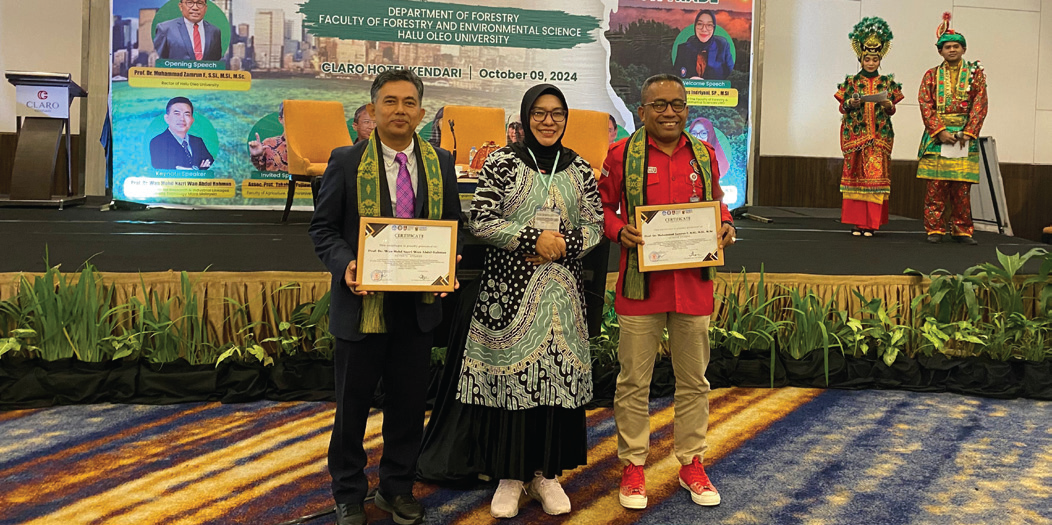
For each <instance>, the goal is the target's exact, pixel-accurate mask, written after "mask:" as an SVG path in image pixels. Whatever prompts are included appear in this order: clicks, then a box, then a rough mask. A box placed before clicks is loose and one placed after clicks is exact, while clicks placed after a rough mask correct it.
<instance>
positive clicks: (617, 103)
mask: <svg viewBox="0 0 1052 525" xmlns="http://www.w3.org/2000/svg"><path fill="white" fill-rule="evenodd" d="M112 5H113V61H112V64H111V66H112V75H111V120H112V126H113V137H114V140H113V180H112V184H113V186H112V187H113V195H114V198H115V199H118V200H126V201H133V202H142V203H150V204H158V205H164V204H170V205H192V206H213V207H253V206H264V207H279V206H281V205H283V204H284V200H285V196H286V191H287V178H288V174H287V173H286V171H285V169H286V168H287V155H286V146H285V136H284V132H285V130H284V122H283V114H282V101H284V100H287V99H295V100H325V101H338V102H340V103H342V104H343V107H344V119H345V120H346V121H347V128H348V131H349V132H350V135H351V137H352V139H355V138H357V135H358V130H357V129H356V128H357V127H358V126H355V122H354V119H355V115H356V113H358V111H357V110H358V109H359V108H361V107H362V106H363V105H365V104H367V103H368V102H369V86H370V84H371V82H372V80H373V79H374V78H375V77H376V75H377V74H379V73H380V72H382V71H384V70H386V69H390V68H409V69H412V70H413V71H414V72H416V73H417V74H418V75H420V76H421V78H422V79H423V81H424V85H425V88H424V98H423V107H424V109H425V110H426V114H425V117H424V121H423V124H422V125H421V127H420V129H419V130H418V131H419V132H420V134H421V136H422V137H423V138H424V139H425V140H426V139H429V138H431V134H432V128H433V127H435V126H434V124H435V116H436V114H437V112H438V111H439V110H440V109H441V108H442V107H444V106H446V105H471V106H490V107H499V108H503V109H504V112H505V116H506V120H507V122H506V124H509V123H511V122H512V121H517V120H518V111H519V108H518V106H519V101H520V100H521V97H522V93H523V92H524V91H525V90H526V89H527V88H528V87H529V86H532V85H534V84H538V83H541V82H549V83H552V84H555V85H557V86H559V88H560V89H562V90H563V92H564V93H565V94H566V97H567V100H568V103H569V105H570V107H572V108H579V109H590V110H595V111H601V112H605V113H609V114H610V115H611V116H612V117H613V118H614V120H615V121H616V131H615V133H616V137H617V138H618V139H620V138H624V137H626V136H628V134H629V133H630V132H632V131H634V130H635V129H636V127H637V126H639V125H640V122H639V120H638V117H637V116H636V109H637V108H638V106H639V102H640V101H639V86H640V84H641V83H642V81H643V80H644V79H645V78H646V77H648V76H650V75H652V74H656V73H673V74H676V75H677V76H680V77H681V78H683V79H684V82H685V83H686V84H687V88H688V103H689V105H690V107H689V109H688V111H689V117H688V119H687V123H688V128H687V131H688V132H690V133H691V134H693V135H694V136H696V137H699V138H701V139H703V140H706V141H708V142H710V143H711V144H712V145H713V146H714V147H715V148H716V151H717V160H718V162H719V166H720V171H721V173H722V179H721V184H722V185H723V187H724V190H725V193H726V198H725V202H727V204H728V205H730V206H731V207H735V206H739V205H741V204H742V203H743V202H744V200H745V190H746V188H745V181H746V178H747V177H746V174H745V170H746V165H747V160H748V153H749V147H748V142H749V114H748V109H749V96H750V92H751V89H750V88H751V86H750V70H751V64H750V60H751V58H750V48H751V33H752V1H751V0H708V1H703V0H669V1H663V2H654V1H645V0H620V1H618V0H582V1H579V2H565V1H561V0H531V1H526V0H510V1H504V2H494V1H481V0H461V1H443V2H420V1H416V0H353V1H346V0H183V1H182V2H180V1H179V0H113V2H112ZM363 114H364V118H363V122H361V123H360V124H363V125H366V124H368V122H369V121H370V120H371V119H369V118H368V114H367V113H365V112H361V113H360V114H359V118H362V117H363ZM363 127H364V126H363ZM366 129H367V128H366ZM511 136H512V137H513V138H514V133H512V134H511ZM315 161H316V162H317V160H315ZM310 198H311V195H310V190H309V187H308V186H307V185H306V184H305V183H301V186H300V187H299V188H298V189H297V192H296V203H297V204H299V205H309V204H310Z"/></svg>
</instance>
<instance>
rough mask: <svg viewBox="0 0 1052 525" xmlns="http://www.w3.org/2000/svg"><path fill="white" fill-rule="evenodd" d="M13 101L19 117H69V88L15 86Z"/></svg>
mask: <svg viewBox="0 0 1052 525" xmlns="http://www.w3.org/2000/svg"><path fill="white" fill-rule="evenodd" d="M15 101H16V103H17V105H16V106H15V108H16V109H15V112H16V114H17V115H18V116H20V117H44V118H69V88H65V87H57V86H56V87H52V86H31V85H20V86H15Z"/></svg>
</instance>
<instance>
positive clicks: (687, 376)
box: [599, 75, 735, 509]
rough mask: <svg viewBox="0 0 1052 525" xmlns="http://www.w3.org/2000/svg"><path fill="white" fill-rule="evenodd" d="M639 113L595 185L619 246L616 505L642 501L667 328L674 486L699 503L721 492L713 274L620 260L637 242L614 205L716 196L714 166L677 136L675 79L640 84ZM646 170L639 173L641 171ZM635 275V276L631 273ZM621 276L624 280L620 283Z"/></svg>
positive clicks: (680, 98) (680, 123) (680, 99)
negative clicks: (713, 464) (710, 445)
mask: <svg viewBox="0 0 1052 525" xmlns="http://www.w3.org/2000/svg"><path fill="white" fill-rule="evenodd" d="M640 98H641V99H642V104H641V105H640V107H639V117H640V118H641V119H642V121H643V129H641V130H637V131H636V132H635V133H634V134H633V135H632V136H631V137H629V138H627V139H624V140H621V141H619V142H617V143H615V144H613V145H611V147H610V152H609V154H608V155H607V157H606V162H605V163H604V164H603V175H602V178H601V179H600V181H599V192H600V194H601V195H602V199H603V214H604V219H605V223H606V225H605V229H606V236H607V237H609V238H610V239H611V240H612V241H615V242H619V243H621V264H620V271H619V272H618V278H617V298H616V300H615V302H614V309H615V310H616V311H617V317H618V321H619V323H620V325H621V339H620V343H619V346H618V361H619V362H620V363H621V373H620V374H619V375H618V376H617V392H616V394H615V395H614V419H615V420H616V421H617V455H618V457H619V458H620V459H621V462H622V464H623V465H624V471H623V473H622V477H621V494H620V501H621V505H623V506H624V507H626V508H630V509H642V508H645V507H646V505H647V496H646V486H645V480H644V475H643V464H644V463H645V462H646V458H647V453H648V452H649V449H650V414H649V411H648V396H649V393H650V380H651V377H652V376H653V373H654V360H655V359H656V357H657V351H658V347H659V346H660V343H661V337H662V334H663V332H664V330H665V328H666V327H667V328H668V334H669V350H670V352H671V354H672V367H673V370H674V372H675V375H676V398H675V403H676V419H675V431H674V433H675V454H676V459H678V460H679V462H680V465H682V468H681V469H680V471H679V482H680V485H681V486H683V487H684V488H686V489H687V490H688V491H690V495H691V499H692V500H693V501H694V503H697V504H699V505H718V504H719V503H720V495H719V492H718V491H717V490H716V487H715V486H713V484H712V482H711V481H709V478H708V476H707V475H706V474H705V468H704V467H703V466H702V461H703V459H704V457H705V450H706V444H705V434H706V432H707V431H708V421H709V398H708V392H709V382H708V381H707V380H706V379H705V368H706V367H707V366H708V364H709V336H708V332H709V316H710V315H711V314H712V310H713V292H712V290H713V288H712V280H711V274H710V273H709V272H707V271H706V270H705V269H698V268H692V269H681V270H667V271H657V272H648V273H647V274H646V278H642V277H641V276H639V274H638V269H637V268H636V267H635V265H634V264H628V263H629V262H630V261H629V258H628V252H629V251H631V252H632V255H635V248H636V247H637V246H638V245H641V244H643V243H644V242H645V241H644V239H643V238H642V236H641V235H640V231H639V229H638V228H637V227H636V226H634V225H633V224H632V222H634V219H632V218H631V217H630V216H631V214H630V213H625V216H626V217H628V220H627V221H626V219H625V218H622V217H621V216H619V215H618V213H617V212H618V210H619V209H620V210H630V209H632V208H633V207H634V206H635V205H642V204H647V205H654V204H685V203H689V202H698V201H699V200H715V201H720V200H721V199H722V197H723V190H721V189H720V185H719V177H720V174H719V164H718V163H717V162H716V153H715V150H714V149H713V147H712V146H710V145H709V144H707V143H704V142H701V141H698V140H697V139H693V140H692V137H690V136H689V135H687V134H686V133H684V127H685V124H686V118H687V107H686V106H687V102H686V98H687V94H686V90H685V89H684V87H683V81H682V80H680V79H679V78H677V77H675V76H672V75H655V76H653V77H650V78H648V79H647V80H646V81H645V82H644V83H643V87H642V89H641V93H640ZM643 171H645V173H642V172H643ZM720 206H721V209H722V219H723V225H722V226H721V228H720V232H719V236H720V245H721V246H724V247H725V246H728V245H731V244H734V241H735V237H734V226H733V225H732V222H731V215H730V211H729V210H728V209H727V206H726V205H725V204H722V203H721V205H720ZM633 273H635V275H633ZM626 277H627V283H628V284H627V285H626Z"/></svg>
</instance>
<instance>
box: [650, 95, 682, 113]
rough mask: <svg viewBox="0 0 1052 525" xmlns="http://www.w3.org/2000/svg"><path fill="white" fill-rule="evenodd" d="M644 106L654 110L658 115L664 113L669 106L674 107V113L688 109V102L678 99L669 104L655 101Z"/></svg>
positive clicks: (665, 101)
mask: <svg viewBox="0 0 1052 525" xmlns="http://www.w3.org/2000/svg"><path fill="white" fill-rule="evenodd" d="M643 105H644V106H650V107H652V108H654V111H657V112H658V113H664V112H665V110H666V109H668V107H669V106H672V111H675V112H676V113H679V112H681V111H683V110H684V109H687V101H686V100H681V99H678V98H677V99H676V100H673V101H672V102H669V101H667V100H655V101H653V102H647V103H646V104H643Z"/></svg>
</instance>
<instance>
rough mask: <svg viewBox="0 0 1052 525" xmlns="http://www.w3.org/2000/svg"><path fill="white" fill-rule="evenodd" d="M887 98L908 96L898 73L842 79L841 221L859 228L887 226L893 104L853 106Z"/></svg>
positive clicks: (894, 99)
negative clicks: (877, 97) (854, 100)
mask: <svg viewBox="0 0 1052 525" xmlns="http://www.w3.org/2000/svg"><path fill="white" fill-rule="evenodd" d="M881 91H885V92H887V94H888V99H889V100H891V101H892V103H893V104H898V103H899V102H900V101H901V100H902V99H903V98H904V97H903V95H902V84H899V83H898V82H895V76H894V75H880V74H878V73H876V72H874V73H872V74H870V73H867V72H866V71H861V72H859V73H858V74H856V75H854V76H849V77H847V78H845V79H844V82H843V83H842V84H840V85H839V86H837V92H836V95H834V97H835V98H836V99H837V101H839V102H840V113H841V114H843V117H842V118H841V121H840V149H841V151H842V152H843V153H844V171H843V174H842V175H841V178H840V192H841V193H842V194H843V198H844V200H843V208H842V210H841V221H842V222H844V223H846V224H854V225H856V226H858V227H859V228H863V229H867V230H876V229H878V228H880V226H881V225H883V224H885V223H887V222H888V199H889V198H890V196H891V177H890V162H891V148H892V146H893V145H894V143H895V132H894V130H893V129H892V126H891V115H894V114H895V106H894V105H893V106H892V107H891V109H889V110H884V108H883V107H881V106H880V105H879V104H875V103H872V102H864V103H862V104H861V105H860V106H859V107H857V108H852V107H850V106H849V105H848V102H849V101H850V100H851V99H852V98H855V97H861V96H864V95H875V94H877V93H879V92H881Z"/></svg>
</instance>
